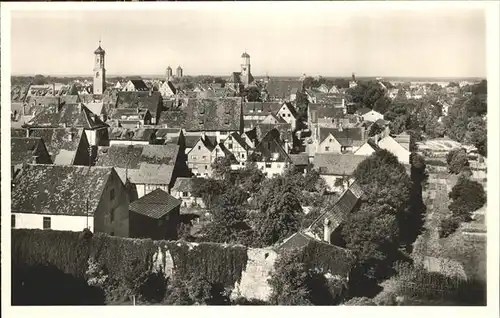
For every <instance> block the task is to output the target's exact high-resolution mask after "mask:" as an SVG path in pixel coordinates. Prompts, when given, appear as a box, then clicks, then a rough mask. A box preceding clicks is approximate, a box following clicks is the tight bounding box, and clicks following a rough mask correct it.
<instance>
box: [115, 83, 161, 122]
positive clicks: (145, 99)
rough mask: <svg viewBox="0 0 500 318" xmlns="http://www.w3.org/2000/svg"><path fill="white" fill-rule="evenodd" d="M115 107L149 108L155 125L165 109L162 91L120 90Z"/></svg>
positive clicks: (135, 109)
mask: <svg viewBox="0 0 500 318" xmlns="http://www.w3.org/2000/svg"><path fill="white" fill-rule="evenodd" d="M114 108H119V109H124V108H126V109H133V110H134V111H137V109H147V110H149V113H150V114H151V124H152V125H155V124H156V123H158V121H159V118H160V115H161V112H162V110H163V99H162V97H161V94H160V92H143V91H139V92H118V93H117V97H116V104H115V106H114ZM108 112H111V110H108Z"/></svg>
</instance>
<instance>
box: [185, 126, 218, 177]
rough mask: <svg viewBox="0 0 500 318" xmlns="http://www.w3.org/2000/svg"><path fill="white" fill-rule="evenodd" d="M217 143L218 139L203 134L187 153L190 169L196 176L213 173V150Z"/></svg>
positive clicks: (208, 175)
mask: <svg viewBox="0 0 500 318" xmlns="http://www.w3.org/2000/svg"><path fill="white" fill-rule="evenodd" d="M216 145H217V142H216V140H214V139H211V138H209V137H207V136H204V135H202V136H201V137H199V139H198V141H197V142H196V144H195V145H194V146H193V148H192V149H191V150H190V151H189V152H188V153H187V163H188V167H189V169H191V172H192V174H193V175H195V176H201V177H210V176H211V175H212V167H211V165H212V162H213V160H212V151H213V150H214V149H215V146H216Z"/></svg>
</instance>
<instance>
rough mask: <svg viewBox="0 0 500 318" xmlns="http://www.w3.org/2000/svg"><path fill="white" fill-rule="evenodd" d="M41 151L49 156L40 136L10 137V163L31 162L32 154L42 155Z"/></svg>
mask: <svg viewBox="0 0 500 318" xmlns="http://www.w3.org/2000/svg"><path fill="white" fill-rule="evenodd" d="M42 152H45V153H46V155H47V157H48V156H49V154H48V152H47V150H46V147H45V146H44V142H43V140H42V138H34V137H11V139H10V158H11V165H16V164H22V163H32V160H33V156H40V155H43V154H42Z"/></svg>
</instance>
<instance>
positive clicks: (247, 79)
mask: <svg viewBox="0 0 500 318" xmlns="http://www.w3.org/2000/svg"><path fill="white" fill-rule="evenodd" d="M240 79H241V83H242V84H243V85H244V86H247V85H248V84H250V83H251V82H252V81H253V77H252V74H251V73H250V55H249V54H248V53H247V52H244V53H243V54H242V55H241V75H240Z"/></svg>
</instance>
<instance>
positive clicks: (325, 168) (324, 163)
mask: <svg viewBox="0 0 500 318" xmlns="http://www.w3.org/2000/svg"><path fill="white" fill-rule="evenodd" d="M365 159H366V157H364V156H356V155H354V154H336V153H318V154H316V156H315V157H314V163H313V164H314V169H316V170H317V171H318V172H319V174H320V176H321V177H322V178H323V179H324V180H325V182H326V184H327V186H328V188H329V191H331V192H341V191H343V190H344V189H345V188H346V187H347V186H349V185H350V184H351V183H352V181H353V180H354V177H353V173H354V171H355V170H356V168H357V167H358V165H359V164H360V163H361V162H362V161H363V160H365Z"/></svg>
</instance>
